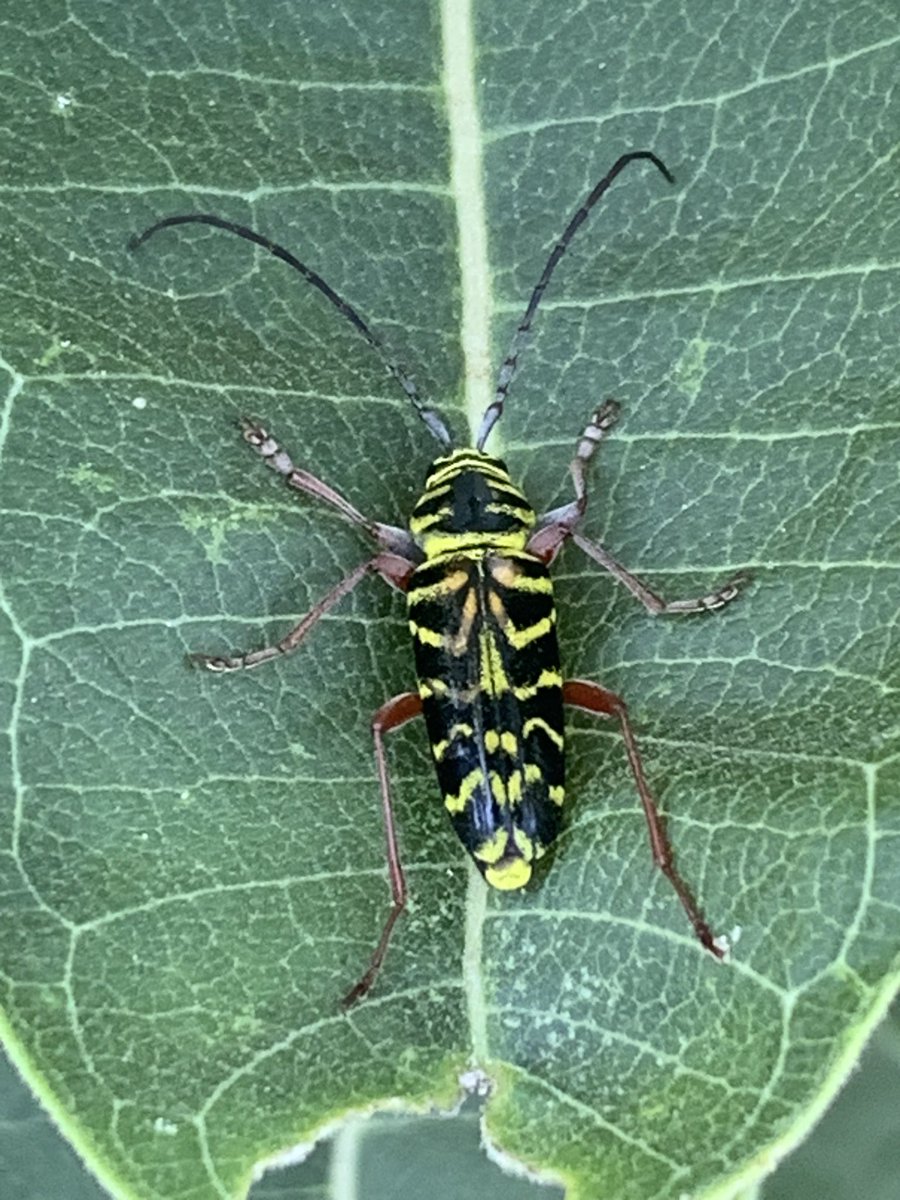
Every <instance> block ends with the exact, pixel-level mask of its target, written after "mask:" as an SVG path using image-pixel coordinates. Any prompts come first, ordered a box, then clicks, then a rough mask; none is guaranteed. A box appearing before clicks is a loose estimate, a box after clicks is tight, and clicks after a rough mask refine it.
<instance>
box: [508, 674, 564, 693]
mask: <svg viewBox="0 0 900 1200" xmlns="http://www.w3.org/2000/svg"><path fill="white" fill-rule="evenodd" d="M562 684H563V677H562V675H561V674H560V672H559V671H554V670H553V669H552V668H548V667H545V668H544V670H543V671H541V673H540V675H538V677H537V679H536V680H535V682H534V683H526V684H523V685H522V686H521V687H514V688H513V690H512V691H513V695H514V696H515V698H516V699H517V700H531V699H532V698H533V697H534V696H536V695H537V694H538V692H542V691H543V690H544V688H552V687H562Z"/></svg>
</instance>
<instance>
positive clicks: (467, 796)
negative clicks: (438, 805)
mask: <svg viewBox="0 0 900 1200" xmlns="http://www.w3.org/2000/svg"><path fill="white" fill-rule="evenodd" d="M483 781H484V773H483V772H482V770H481V768H480V767H476V769H475V770H474V771H470V772H469V773H468V775H467V776H466V777H465V779H464V780H463V781H462V783H461V784H460V785H459V791H458V792H457V793H456V795H455V796H451V795H449V794H447V795H445V796H444V805H445V806H446V808H447V811H448V812H451V813H461V812H462V811H463V810H464V809H465V807H466V805H467V804H468V803H469V801H470V800H471V799H472V797H473V796H474V795H475V793H476V791H477V790H478V788H479V786H480V785H481V784H482V783H483Z"/></svg>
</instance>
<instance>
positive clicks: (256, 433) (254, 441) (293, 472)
mask: <svg viewBox="0 0 900 1200" xmlns="http://www.w3.org/2000/svg"><path fill="white" fill-rule="evenodd" d="M239 424H240V427H241V432H242V434H243V437H244V441H245V442H246V443H247V445H248V446H252V447H253V449H254V450H255V451H256V452H257V453H258V454H260V455H261V456H262V459H263V462H264V463H265V464H266V466H267V467H271V469H272V470H273V471H277V473H278V474H279V475H281V476H283V477H284V481H285V483H286V484H287V485H288V487H292V488H296V489H297V491H298V492H305V493H306V494H307V495H308V496H314V497H315V499H316V500H323V501H324V502H325V503H326V504H330V505H331V507H332V508H335V509H337V511H338V512H339V513H340V514H341V516H343V517H344V518H345V520H347V521H349V522H350V523H351V524H352V525H357V526H358V527H359V528H360V529H364V530H365V531H366V533H368V534H369V536H370V537H373V538H374V539H375V541H376V542H378V545H379V546H381V547H382V549H384V550H388V551H390V552H392V553H394V554H399V555H401V556H402V557H404V558H410V559H413V560H416V559H418V558H420V557H421V555H420V552H419V550H418V548H417V546H416V543H415V541H414V540H413V537H412V534H411V533H409V531H408V530H406V529H401V528H400V527H399V526H397V525H382V524H381V522H380V521H370V520H369V519H368V517H364V516H363V515H362V513H361V512H360V511H359V510H358V509H357V508H355V507H354V506H353V505H352V504H351V503H350V501H349V500H347V499H345V498H344V497H343V496H342V495H341V494H340V492H336V491H335V490H334V488H332V487H329V486H328V484H327V483H323V482H322V480H321V479H317V478H316V476H315V475H311V474H310V473H309V471H304V470H303V468H302V467H298V466H296V465H295V463H294V460H293V459H292V458H291V456H290V454H288V452H287V451H286V450H285V449H284V447H283V446H282V445H281V444H280V443H279V442H278V441H276V439H275V438H273V437H272V436H271V435H270V434H269V432H268V430H267V429H265V428H264V427H263V426H262V425H260V424H259V423H258V422H257V421H251V420H248V418H246V417H242V418H241V420H240V422H239Z"/></svg>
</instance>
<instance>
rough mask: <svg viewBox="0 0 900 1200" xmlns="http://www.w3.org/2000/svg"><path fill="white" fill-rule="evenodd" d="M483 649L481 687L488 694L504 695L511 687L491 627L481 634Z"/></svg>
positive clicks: (483, 630)
mask: <svg viewBox="0 0 900 1200" xmlns="http://www.w3.org/2000/svg"><path fill="white" fill-rule="evenodd" d="M478 640H479V642H480V651H481V687H482V690H483V691H484V692H486V693H487V695H488V696H493V697H497V696H502V695H503V693H504V692H508V691H509V689H510V684H509V677H508V676H507V674H506V668H505V667H504V665H503V657H502V655H501V654H500V648H499V646H498V645H497V643H496V641H495V640H494V635H493V634H492V633H491V631H490V630H489V629H482V630H481V632H480V634H479V639H478Z"/></svg>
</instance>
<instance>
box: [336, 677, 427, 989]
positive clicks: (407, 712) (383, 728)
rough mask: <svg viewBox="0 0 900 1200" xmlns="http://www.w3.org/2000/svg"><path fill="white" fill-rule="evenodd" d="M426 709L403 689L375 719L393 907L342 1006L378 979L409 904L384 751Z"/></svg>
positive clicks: (383, 706) (415, 697)
mask: <svg viewBox="0 0 900 1200" xmlns="http://www.w3.org/2000/svg"><path fill="white" fill-rule="evenodd" d="M421 712H422V701H421V699H420V698H419V694H418V692H402V693H401V694H400V695H399V696H394V698H393V699H392V700H388V701H387V703H386V704H382V706H381V708H379V710H378V712H377V713H376V714H375V716H374V717H373V718H372V736H373V738H374V739H375V766H376V768H377V770H378V783H379V785H380V787H381V811H382V814H383V816H384V833H385V838H386V840H387V863H388V874H389V875H390V880H391V898H392V900H393V906H392V908H391V911H390V913H389V914H388V919H387V920H386V921H385V923H384V929H382V931H381V937H380V938H379V940H378V945H377V946H376V947H375V953H374V954H373V955H372V958H371V961H370V962H369V966H368V968H367V970H366V973H365V975H363V977H362V979H360V981H359V983H357V984H355V985H354V986H353V987H352V988H351V989H350V991H349V992H348V993H347V995H346V996H345V997H344V998H343V1000H342V1001H341V1008H344V1009H347V1008H349V1007H350V1005H351V1004H355V1003H356V1002H357V1000H361V999H362V997H363V996H365V994H366V992H368V990H369V988H370V987H371V986H372V984H373V983H374V982H375V979H376V977H377V975H378V972H379V971H380V970H381V964H382V963H383V962H384V956H385V954H387V948H388V945H389V943H390V940H391V934H392V933H393V932H394V926H395V925H396V923H397V918H398V917H399V916H400V914H401V913H402V912H403V909H404V907H405V906H406V880H405V879H404V877H403V866H402V865H401V862H400V851H399V849H398V847H397V829H396V827H395V825H394V807H393V804H392V803H391V781H390V776H389V775H388V767H387V759H386V758H385V754H384V735H385V734H386V733H390V732H391V730H392V729H399V728H400V726H401V725H405V724H406V722H407V721H411V720H412V719H413V717H418V716H419V715H420V714H421Z"/></svg>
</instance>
